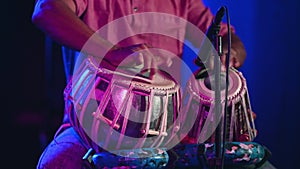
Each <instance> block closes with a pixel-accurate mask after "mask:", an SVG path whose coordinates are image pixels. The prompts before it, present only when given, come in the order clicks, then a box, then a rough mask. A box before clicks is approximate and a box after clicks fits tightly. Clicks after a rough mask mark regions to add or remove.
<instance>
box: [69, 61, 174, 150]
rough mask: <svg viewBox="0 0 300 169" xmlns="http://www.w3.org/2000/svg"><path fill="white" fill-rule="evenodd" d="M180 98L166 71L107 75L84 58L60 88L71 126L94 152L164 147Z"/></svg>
mask: <svg viewBox="0 0 300 169" xmlns="http://www.w3.org/2000/svg"><path fill="white" fill-rule="evenodd" d="M179 98H180V93H179V86H178V84H177V83H176V81H174V80H173V79H172V78H171V77H170V75H168V73H166V72H163V71H157V74H156V75H154V77H153V78H149V77H148V76H147V73H143V74H132V73H129V71H127V70H116V71H111V70H108V69H104V68H101V67H99V66H98V65H97V64H96V62H95V61H94V60H93V58H89V57H88V58H86V59H84V60H83V62H82V64H81V65H80V66H79V67H78V69H77V71H76V73H75V76H74V77H73V79H72V83H70V84H69V85H68V86H67V88H66V90H65V99H66V101H67V104H66V105H67V106H69V107H67V108H66V110H67V112H68V114H69V116H70V121H71V124H72V126H74V128H75V130H76V131H77V132H78V133H79V135H80V137H81V138H82V139H83V141H84V143H85V144H86V145H87V147H88V148H91V147H92V148H94V149H95V150H96V151H99V152H100V151H102V150H103V149H104V150H107V151H113V152H116V150H126V149H139V148H152V147H153V148H158V147H160V146H163V144H164V143H166V142H168V140H170V139H172V137H173V136H175V133H176V132H177V131H178V129H179V125H178V123H179V122H177V119H178V112H179V105H180V99H179ZM120 152H121V151H120Z"/></svg>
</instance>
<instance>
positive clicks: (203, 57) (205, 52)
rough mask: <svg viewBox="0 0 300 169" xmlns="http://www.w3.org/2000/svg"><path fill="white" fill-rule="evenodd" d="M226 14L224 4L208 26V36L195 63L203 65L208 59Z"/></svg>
mask: <svg viewBox="0 0 300 169" xmlns="http://www.w3.org/2000/svg"><path fill="white" fill-rule="evenodd" d="M224 14H225V7H224V6H222V7H220V8H219V10H218V11H217V13H216V16H215V18H214V20H213V21H212V23H211V26H210V27H209V28H208V30H207V32H206V37H207V38H204V40H203V42H202V45H201V47H200V51H199V53H198V57H197V58H196V59H195V61H194V62H195V64H196V65H198V66H203V63H206V62H207V60H208V58H209V57H208V56H209V54H210V52H211V49H212V45H211V44H214V43H215V40H216V39H215V38H216V37H217V36H218V34H219V32H220V27H221V26H220V24H221V21H222V18H223V16H224Z"/></svg>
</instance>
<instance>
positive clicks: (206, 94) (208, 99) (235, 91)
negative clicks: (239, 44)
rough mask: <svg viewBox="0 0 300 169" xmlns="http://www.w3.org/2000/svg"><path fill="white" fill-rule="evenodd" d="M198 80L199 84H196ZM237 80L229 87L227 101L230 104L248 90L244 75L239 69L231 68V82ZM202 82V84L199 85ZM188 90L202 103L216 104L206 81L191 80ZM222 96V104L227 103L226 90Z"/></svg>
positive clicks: (212, 92)
mask: <svg viewBox="0 0 300 169" xmlns="http://www.w3.org/2000/svg"><path fill="white" fill-rule="evenodd" d="M196 80H197V82H196ZM233 80H235V82H234V83H230V84H229V86H228V97H227V100H229V102H231V101H234V100H235V98H237V97H238V96H239V95H240V94H243V93H244V92H245V90H247V88H246V81H245V78H244V76H243V75H242V73H241V72H239V71H238V70H237V69H235V68H230V69H229V81H233ZM199 82H201V83H199ZM195 83H196V84H199V85H198V86H195V85H192V84H195ZM187 86H188V87H187V89H188V91H189V92H190V93H191V95H192V97H196V98H197V99H199V100H200V101H201V102H202V103H205V104H211V103H213V102H214V100H215V99H214V91H213V90H210V89H208V88H207V87H206V85H205V84H204V79H200V80H199V79H195V78H191V79H190V80H189V81H188V85H187ZM221 96H222V100H221V101H222V102H224V101H225V99H224V97H225V90H222V92H221Z"/></svg>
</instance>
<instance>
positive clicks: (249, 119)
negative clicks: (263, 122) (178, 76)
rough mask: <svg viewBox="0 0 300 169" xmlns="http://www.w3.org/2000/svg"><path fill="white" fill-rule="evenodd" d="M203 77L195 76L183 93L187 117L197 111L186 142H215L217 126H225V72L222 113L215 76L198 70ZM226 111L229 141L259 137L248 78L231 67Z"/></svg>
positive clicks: (184, 141)
mask: <svg viewBox="0 0 300 169" xmlns="http://www.w3.org/2000/svg"><path fill="white" fill-rule="evenodd" d="M196 73H197V74H198V76H199V79H194V78H191V80H189V81H188V83H187V85H186V90H185V93H184V95H183V100H184V103H183V104H184V106H183V118H182V122H183V123H185V122H186V121H185V119H187V116H189V114H193V113H197V115H196V121H195V123H194V125H193V127H192V129H191V130H190V131H189V133H188V135H187V137H185V139H184V140H183V141H182V142H183V143H193V144H194V143H203V142H208V143H214V141H215V129H216V128H217V126H218V124H219V123H221V124H222V126H223V125H224V124H223V123H222V122H223V121H224V120H221V119H222V117H223V119H224V110H225V74H223V73H221V78H220V79H221V83H220V85H221V110H222V114H220V115H218V114H216V113H215V111H214V110H215V99H214V96H215V95H214V90H213V84H214V80H213V77H212V76H208V72H207V70H205V69H203V70H201V71H199V72H196ZM227 101H228V102H227V108H226V109H227V113H226V117H225V118H226V124H227V125H226V126H225V127H226V129H225V130H226V133H227V134H226V136H225V138H226V141H228V142H232V141H241V142H242V141H252V140H253V139H254V138H255V137H256V130H255V124H254V118H253V112H252V110H251V105H250V99H249V94H248V89H247V84H246V79H245V78H244V76H243V75H242V73H241V72H239V71H238V70H236V69H234V68H231V69H230V70H229V86H228V97H227Z"/></svg>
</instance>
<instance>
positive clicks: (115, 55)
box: [104, 44, 147, 67]
mask: <svg viewBox="0 0 300 169" xmlns="http://www.w3.org/2000/svg"><path fill="white" fill-rule="evenodd" d="M146 48H147V45H145V44H137V45H132V46H128V47H117V46H115V47H113V48H112V49H111V50H109V51H108V52H107V54H106V55H105V57H104V60H106V61H107V62H109V63H110V64H111V65H112V66H114V67H134V66H137V65H140V64H142V60H141V57H142V56H141V53H140V52H139V51H141V50H143V49H146Z"/></svg>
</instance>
